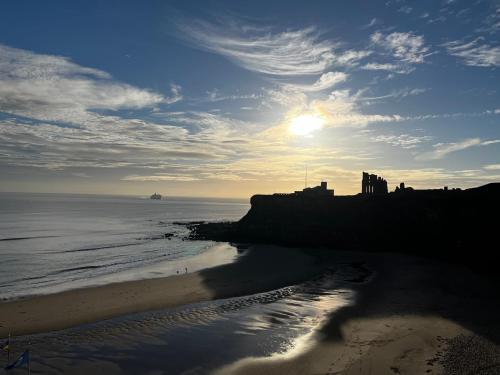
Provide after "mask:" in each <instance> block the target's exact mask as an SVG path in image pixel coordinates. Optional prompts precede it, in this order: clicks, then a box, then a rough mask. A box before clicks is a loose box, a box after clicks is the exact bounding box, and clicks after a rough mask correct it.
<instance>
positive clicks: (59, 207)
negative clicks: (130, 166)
mask: <svg viewBox="0 0 500 375" xmlns="http://www.w3.org/2000/svg"><path fill="white" fill-rule="evenodd" d="M249 207H250V205H249V202H248V200H237V199H210V198H179V197H167V198H165V199H163V200H151V199H149V198H148V197H132V196H130V197H124V196H99V195H74V194H27V193H0V299H4V300H5V299H15V298H20V297H26V296H33V295H40V294H50V293H55V292H60V291H64V290H68V289H75V288H83V287H88V286H95V285H101V284H108V283H112V282H122V281H129V280H138V279H147V278H154V277H164V276H170V275H175V274H179V273H186V272H194V271H197V270H200V269H203V268H207V267H213V266H216V265H220V264H224V263H229V262H232V261H234V260H235V259H236V258H237V256H238V253H237V249H236V248H235V247H233V246H231V245H230V244H226V243H219V244H218V243H214V242H210V241H189V240H187V239H186V236H187V235H188V233H189V230H188V229H187V227H186V225H184V224H185V223H187V222H193V221H228V220H231V221H233V220H238V219H239V218H241V217H242V216H243V215H244V214H245V213H246V212H247V211H248V209H249Z"/></svg>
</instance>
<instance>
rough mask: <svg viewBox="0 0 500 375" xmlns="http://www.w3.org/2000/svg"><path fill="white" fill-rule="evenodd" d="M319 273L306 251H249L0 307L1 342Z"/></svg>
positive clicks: (274, 248)
mask: <svg viewBox="0 0 500 375" xmlns="http://www.w3.org/2000/svg"><path fill="white" fill-rule="evenodd" d="M315 252H316V253H318V254H319V253H320V252H321V251H319V250H318V251H315ZM323 268H324V267H323V266H322V265H320V264H319V262H318V257H317V256H314V255H312V254H311V253H310V252H307V251H305V250H304V249H290V248H283V247H277V246H267V245H255V246H250V247H249V248H248V250H246V253H244V254H242V255H240V257H239V258H238V259H237V260H236V261H235V262H233V263H228V264H224V265H220V266H216V267H213V268H207V269H203V270H200V271H197V272H193V273H188V274H182V275H178V276H177V275H175V276H168V277H163V278H154V279H145V280H134V281H124V282H118V283H111V284H107V285H102V286H95V287H87V288H82V289H73V290H68V291H63V292H59V293H54V294H47V295H40V296H34V297H26V298H21V299H16V300H9V301H3V302H0V337H7V335H8V334H9V332H10V333H11V334H12V335H13V336H20V335H26V334H34V333H42V332H50V331H55V330H60V329H64V328H70V327H74V326H77V325H82V324H87V323H92V322H96V321H101V320H106V319H110V318H114V317H118V316H123V315H127V314H132V313H137V312H144V311H151V310H159V309H163V308H170V307H176V306H181V305H186V304H190V303H194V302H200V301H207V300H214V299H220V298H229V297H237V296H242V295H247V294H253V293H258V292H264V291H268V290H273V289H277V288H280V287H284V286H286V285H290V284H294V283H298V282H301V281H304V280H307V279H309V278H311V277H313V276H315V275H317V274H318V273H320V272H321V270H322V269H323ZM68 301H71V302H70V303H68Z"/></svg>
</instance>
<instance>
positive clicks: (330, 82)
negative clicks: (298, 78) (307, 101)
mask: <svg viewBox="0 0 500 375" xmlns="http://www.w3.org/2000/svg"><path fill="white" fill-rule="evenodd" d="M347 77H348V75H347V74H345V73H342V72H328V73H324V74H322V75H321V76H320V77H319V78H318V80H317V81H315V82H314V83H312V84H311V85H304V84H302V85H300V84H287V85H284V86H285V87H287V88H289V89H295V90H298V91H303V92H317V91H323V90H326V89H331V88H332V87H334V86H336V85H338V84H339V83H342V82H345V81H346V80H347Z"/></svg>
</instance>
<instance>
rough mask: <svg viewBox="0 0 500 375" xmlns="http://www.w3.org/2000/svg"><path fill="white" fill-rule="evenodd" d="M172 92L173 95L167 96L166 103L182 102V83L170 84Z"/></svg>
mask: <svg viewBox="0 0 500 375" xmlns="http://www.w3.org/2000/svg"><path fill="white" fill-rule="evenodd" d="M170 92H171V95H170V96H169V97H166V98H165V99H164V100H163V102H164V103H166V104H173V103H177V102H180V101H181V100H182V99H183V96H182V87H181V86H180V85H176V84H173V83H172V84H170Z"/></svg>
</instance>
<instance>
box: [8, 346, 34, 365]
mask: <svg viewBox="0 0 500 375" xmlns="http://www.w3.org/2000/svg"><path fill="white" fill-rule="evenodd" d="M29 362H30V351H29V349H27V350H25V351H24V353H23V354H21V355H20V356H19V358H18V359H16V360H15V361H14V362H12V363H11V364H10V365H8V366H7V367H5V370H12V369H13V368H19V367H21V366H23V365H25V364H27V365H29Z"/></svg>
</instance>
